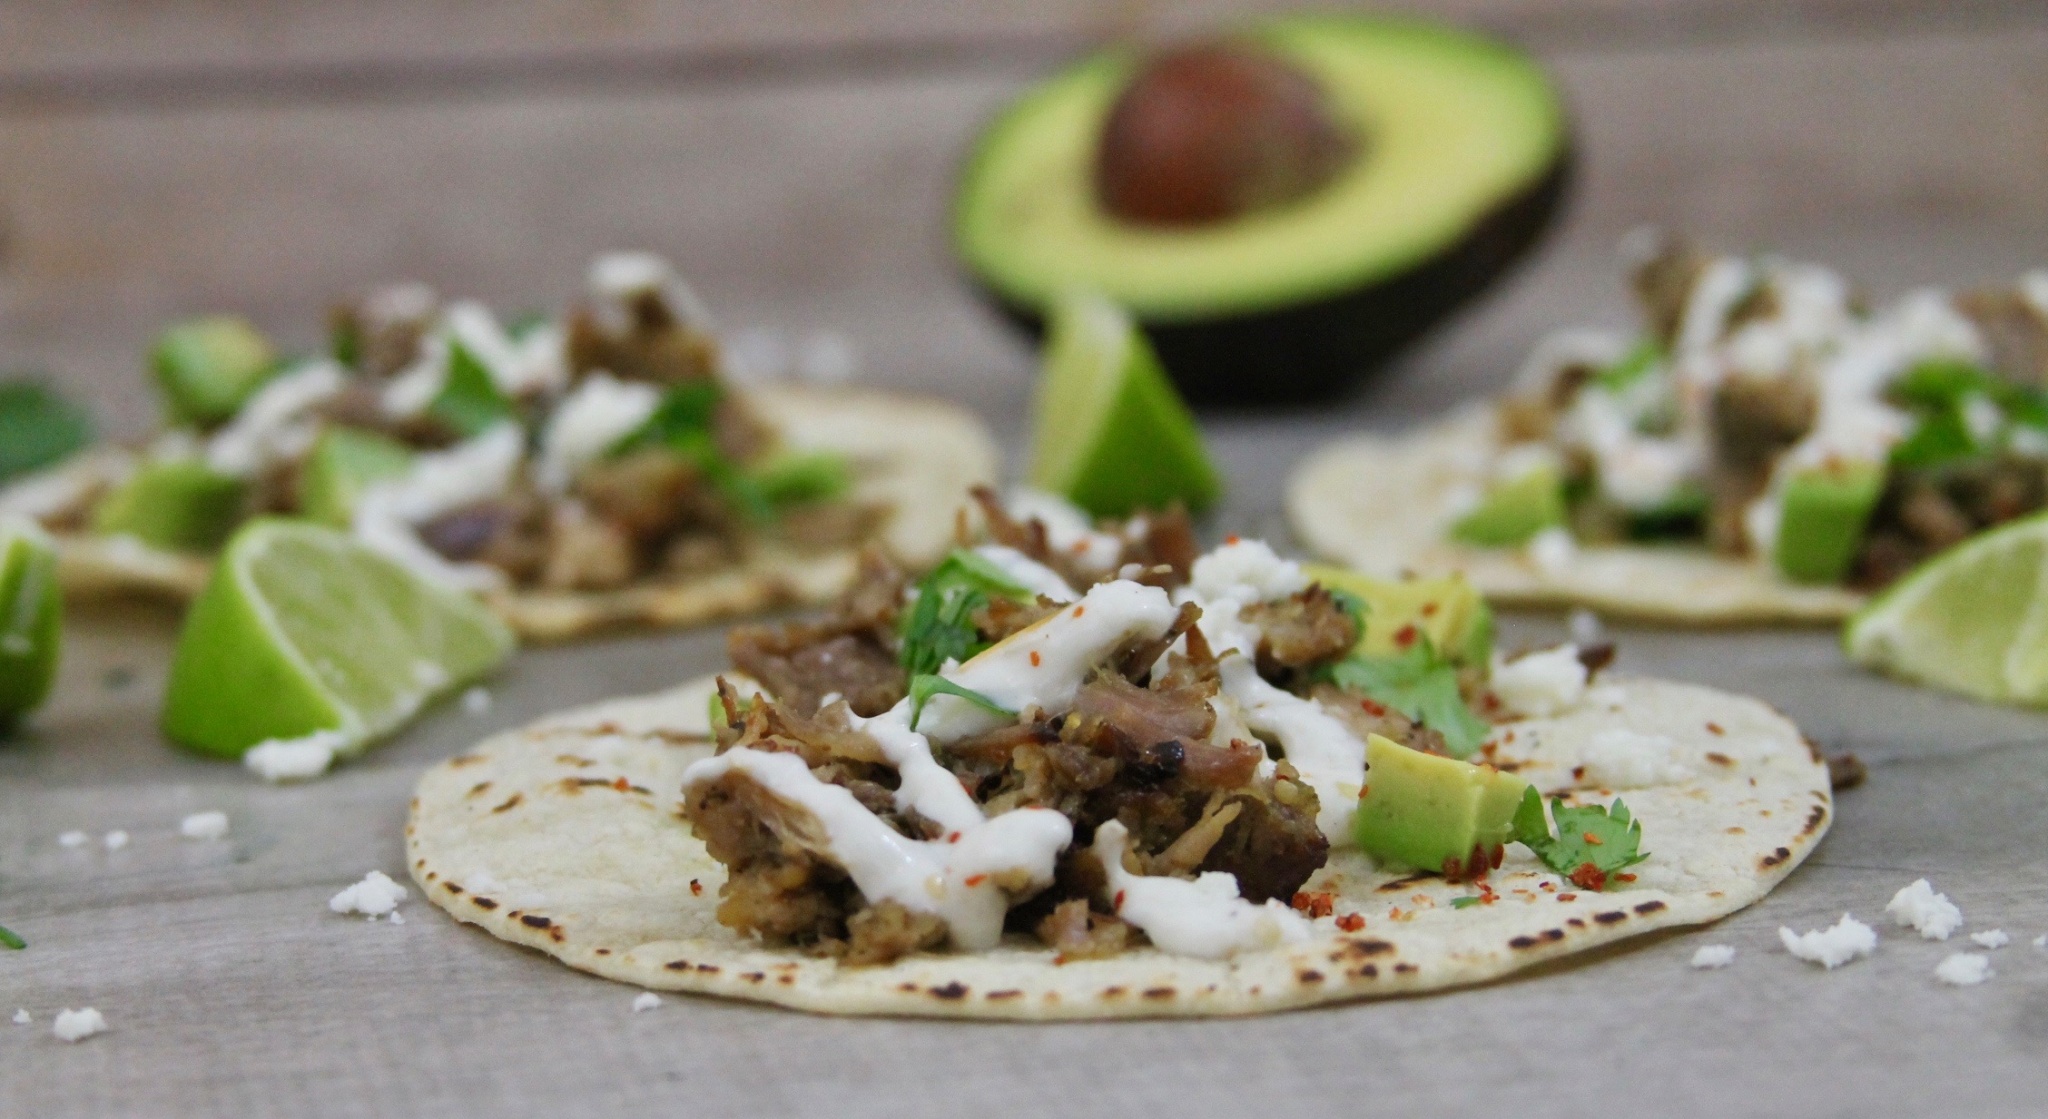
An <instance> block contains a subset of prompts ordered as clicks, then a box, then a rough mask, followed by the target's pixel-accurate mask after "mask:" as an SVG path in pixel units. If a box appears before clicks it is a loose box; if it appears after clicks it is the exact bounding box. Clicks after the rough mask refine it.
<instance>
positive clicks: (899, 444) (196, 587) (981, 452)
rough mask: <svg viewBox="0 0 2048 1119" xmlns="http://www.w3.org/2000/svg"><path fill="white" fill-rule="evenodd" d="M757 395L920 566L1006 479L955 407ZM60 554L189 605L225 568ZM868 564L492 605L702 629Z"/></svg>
mask: <svg viewBox="0 0 2048 1119" xmlns="http://www.w3.org/2000/svg"><path fill="white" fill-rule="evenodd" d="M747 400H748V403H749V404H751V405H752V406H753V407H754V409H755V411H756V413H757V414H758V415H759V416H760V417H761V418H762V419H763V420H765V421H766V422H767V423H768V424H769V425H770V426H772V427H773V428H774V429H775V430H776V431H777V432H778V433H779V434H780V435H781V437H782V441H783V444H784V445H785V446H787V447H788V448H790V449H793V450H800V451H836V452H839V453H841V454H843V455H846V456H847V457H848V458H849V459H851V460H852V461H853V462H854V464H855V479H856V480H855V485H854V490H853V493H852V495H851V496H852V499H853V500H855V501H860V502H865V503H871V504H876V505H880V506H883V507H885V508H887V509H888V510H889V513H888V519H887V520H886V521H885V522H884V524H883V525H882V527H881V530H880V535H879V539H878V541H877V542H878V543H880V544H881V545H882V546H883V547H884V548H885V549H886V550H888V551H889V553H890V554H891V555H893V556H894V557H895V558H896V559H897V560H899V561H900V562H902V563H904V564H906V565H907V566H910V567H912V568H923V567H928V566H930V565H931V564H933V563H936V562H937V561H938V559H939V558H940V557H941V556H943V555H944V554H945V551H946V549H947V548H948V547H950V546H951V543H952V538H953V514H954V511H955V510H956V509H958V508H959V507H960V506H961V504H962V503H963V502H964V501H965V500H966V494H967V490H968V489H969V488H970V487H972V486H975V485H982V484H994V483H995V481H996V474H997V468H998V464H999V456H998V453H997V450H996V446H995V443H994V440H993V439H991V438H990V436H989V434H988V430H987V428H986V427H984V426H983V424H982V423H981V421H980V419H978V418H977V417H976V416H975V415H974V414H973V413H971V412H969V411H967V410H966V409H964V408H960V407H958V406H956V405H953V404H948V403H945V402H943V401H938V400H933V399H929V398H924V397H910V396H898V395H893V394H887V393H878V392H867V391H857V390H847V391H832V390H823V389H812V388H801V387H796V386H787V385H780V386H770V387H765V388H759V389H751V390H748V392H747ZM58 548H59V567H58V574H59V577H60V578H61V579H62V580H63V583H64V589H65V592H66V593H67V594H71V595H74V596H83V597H91V596H99V595H107V594H115V593H130V592H140V593H145V594H154V595H161V596H165V597H171V598H179V599H190V598H192V597H194V596H196V595H197V594H198V593H199V591H200V590H201V589H202V588H203V587H205V585H206V579H207V575H208V574H209V572H210V571H211V569H212V563H211V561H210V559H208V558H203V557H199V556H193V555H187V554H182V553H176V552H165V551H160V550H158V549H155V548H151V547H148V546H147V545H144V544H142V543H140V542H139V541H136V540H134V539H132V538H119V537H102V536H90V535H80V534H71V535H61V536H59V537H58ZM857 556H858V549H856V548H837V549H831V550H825V551H798V550H795V549H792V548H789V547H786V546H780V545H775V544H772V543H771V544H764V545H762V546H760V547H758V548H756V549H755V550H754V552H753V553H752V554H751V555H749V556H748V557H747V558H746V560H745V561H744V562H743V563H740V564H738V565H735V566H733V567H730V568H727V569H725V570H722V571H715V572H711V573H709V574H706V575H702V576H698V577H695V578H691V579H687V580H681V581H661V582H640V583H636V584H634V585H632V586H628V587H625V588H622V589H620V590H615V591H573V592H563V591H538V590H534V591H519V592H516V593H509V594H504V595H498V596H493V598H492V600H491V605H492V607H493V608H494V609H495V610H497V612H498V613H499V615H500V616H502V617H503V618H504V619H505V621H506V622H507V623H508V624H510V625H511V626H512V628H513V629H515V630H517V631H518V633H519V635H520V637H521V638H523V639H525V640H528V641H562V640H568V639H572V638H576V637H580V636H583V635H586V634H589V633H592V632H595V631H598V630H602V629H610V628H615V627H620V626H629V625H653V626H688V625H697V624H701V623H704V622H708V621H713V620H716V619H720V618H732V617H738V616H741V615H746V614H754V613H759V612H761V611H764V610H768V609H771V608H774V607H776V606H782V605H790V604H805V603H819V602H824V601H827V600H830V599H831V598H833V597H834V596H836V595H837V594H838V593H839V592H840V591H841V590H843V589H844V588H845V587H846V585H847V583H848V582H849V581H851V580H852V578H853V575H854V571H855V568H856V566H857Z"/></svg>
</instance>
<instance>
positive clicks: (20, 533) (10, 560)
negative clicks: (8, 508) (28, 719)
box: [0, 517, 63, 730]
mask: <svg viewBox="0 0 2048 1119" xmlns="http://www.w3.org/2000/svg"><path fill="white" fill-rule="evenodd" d="M62 641H63V603H62V602H61V601H60V598H59V594H58V590H57V548H56V545H54V544H52V543H51V542H50V537H49V535H48V534H47V533H45V532H44V531H43V530H42V528H41V527H39V526H38V525H37V524H36V523H35V522H34V521H31V520H29V519H27V518H26V517H0V730H5V729H6V728H7V727H9V726H11V725H12V724H13V723H14V721H15V720H16V719H18V718H20V717H21V716H23V715H26V714H27V713H29V712H30V711H33V710H35V708H36V707H37V706H38V705H40V704H41V703H42V702H43V700H44V699H45V698H46V697H48V696H49V694H50V682H51V681H52V680H54V679H55V678H56V676H57V652H58V649H59V648H60V646H61V645H62Z"/></svg>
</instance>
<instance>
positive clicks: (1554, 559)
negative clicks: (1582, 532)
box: [1522, 525, 1579, 575]
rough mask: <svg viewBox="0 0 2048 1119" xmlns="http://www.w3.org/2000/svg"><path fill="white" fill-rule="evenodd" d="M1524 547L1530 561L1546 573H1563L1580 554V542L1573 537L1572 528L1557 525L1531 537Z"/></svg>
mask: <svg viewBox="0 0 2048 1119" xmlns="http://www.w3.org/2000/svg"><path fill="white" fill-rule="evenodd" d="M1522 547H1523V550H1524V551H1525V552H1526V553H1527V555H1528V557H1529V562H1530V563H1533V564H1535V565H1536V570H1538V571H1541V572H1543V573H1544V574H1545V575H1557V574H1560V573H1562V572H1563V571H1564V570H1565V569H1566V568H1569V567H1570V566H1571V565H1572V560H1573V559H1574V558H1575V557H1577V556H1578V554H1579V542H1578V541H1576V540H1574V539H1572V534H1571V530H1570V529H1566V528H1561V527H1558V526H1555V525H1553V526H1551V527H1550V528H1546V529H1544V530H1543V531H1542V532H1539V533H1537V534H1536V535H1534V536H1532V537H1530V538H1529V542H1528V543H1527V544H1524V545H1523V546H1522Z"/></svg>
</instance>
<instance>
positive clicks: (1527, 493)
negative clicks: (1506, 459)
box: [1451, 466, 1566, 548]
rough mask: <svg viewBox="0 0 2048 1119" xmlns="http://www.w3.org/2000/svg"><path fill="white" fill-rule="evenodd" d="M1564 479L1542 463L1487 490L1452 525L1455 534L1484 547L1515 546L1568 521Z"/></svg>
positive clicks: (1462, 539)
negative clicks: (1480, 498) (1483, 495)
mask: <svg viewBox="0 0 2048 1119" xmlns="http://www.w3.org/2000/svg"><path fill="white" fill-rule="evenodd" d="M1565 515H1566V514H1565V507H1564V480H1563V479H1562V478H1561V477H1559V475H1558V472H1557V470H1556V469H1554V468H1552V467H1548V466H1539V467H1537V468H1535V469H1533V470H1528V471H1525V472H1523V473H1522V474H1521V475H1520V476H1518V477H1515V478H1510V479H1508V480H1507V481H1505V482H1502V483H1500V484H1499V485H1496V486H1494V487H1493V489H1491V490H1489V491H1487V494H1486V496H1485V498H1484V499H1482V500H1481V501H1480V503H1479V506H1478V507H1477V508H1475V509H1473V510H1472V511H1471V512H1470V513H1467V514H1465V515H1464V516H1463V517H1460V518H1458V520H1457V522H1456V523H1454V524H1452V525H1451V538H1452V539H1453V540H1460V541H1463V542H1465V543H1467V544H1476V545H1478V546H1479V547H1482V548H1514V547H1519V546H1520V545H1523V544H1526V543H1528V542H1529V538H1530V537H1532V536H1535V535H1536V534H1537V533H1539V532H1542V531H1543V530H1544V529H1546V528H1554V527H1556V526H1558V525H1562V524H1564V522H1565Z"/></svg>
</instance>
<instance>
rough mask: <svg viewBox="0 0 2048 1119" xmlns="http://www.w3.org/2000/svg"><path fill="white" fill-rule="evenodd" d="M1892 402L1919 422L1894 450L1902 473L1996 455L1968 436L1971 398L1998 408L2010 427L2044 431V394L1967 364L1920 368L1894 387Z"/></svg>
mask: <svg viewBox="0 0 2048 1119" xmlns="http://www.w3.org/2000/svg"><path fill="white" fill-rule="evenodd" d="M1890 396H1891V399H1892V402H1893V403H1895V404H1898V405H1900V406H1902V407H1905V408H1907V409H1909V410H1910V411H1912V412H1913V413H1914V414H1915V415H1917V416H1918V417H1919V421H1920V422H1919V423H1918V425H1917V426H1915V427H1914V429H1913V432H1912V434H1910V435H1908V436H1907V437H1906V438H1905V439H1904V440H1903V441H1901V442H1900V443H1899V444H1898V445H1897V446H1896V447H1894V448H1892V455H1891V463H1892V465H1893V466H1895V467H1899V468H1901V469H1908V470H1910V469H1922V468H1927V467H1935V466H1942V465H1945V464H1947V463H1951V462H1956V461H1959V460H1962V459H1967V458H1972V457H1975V456H1977V455H1981V454H1986V453H1989V452H1991V451H1993V450H1996V449H1997V448H1996V447H1995V446H1992V445H1987V444H1986V443H1984V442H1980V441H1979V439H1978V438H1977V436H1976V435H1975V434H1973V433H1972V432H1971V430H1970V424H1969V421H1968V420H1967V418H1966V416H1965V409H1966V408H1968V407H1969V404H1970V401H1971V400H1972V399H1974V398H1979V397H1981V398H1982V399H1984V400H1987V401H1989V402H1990V403H1992V404H1994V405H1996V406H1997V407H1998V410H1999V413H2000V414H2001V416H2002V418H2003V419H2004V420H2006V421H2008V422H2009V423H2013V424H2018V425H2021V426H2023V427H2032V428H2038V429H2048V391H2044V390H2042V389H2040V388H2036V387H2034V386H2031V385H2021V384H2015V383H2014V382H2012V381H2008V380H2006V379H2005V378H2003V377H2001V376H1999V375H1998V374H1997V373H1994V372H1992V371H1991V370H1989V369H1986V368H1984V367H1982V366H1980V365H1976V364H1973V363H1970V362H1965V361H1950V360H1938V361H1924V362H1921V363H1920V364H1919V365H1916V366H1914V367H1913V368H1911V369H1909V370H1907V371H1906V373H1905V375H1904V376H1902V377H1900V378H1899V379H1898V380H1897V381H1896V382H1894V383H1893V385H1892V386H1891V389H1890ZM1993 438H1994V440H1995V439H1996V438H1997V436H1996V435H1994V437H1993Z"/></svg>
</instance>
